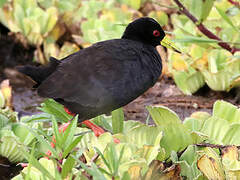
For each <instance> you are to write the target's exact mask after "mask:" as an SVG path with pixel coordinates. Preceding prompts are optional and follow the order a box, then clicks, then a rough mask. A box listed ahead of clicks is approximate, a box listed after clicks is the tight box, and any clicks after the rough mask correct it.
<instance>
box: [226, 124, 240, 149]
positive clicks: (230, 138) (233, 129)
mask: <svg viewBox="0 0 240 180" xmlns="http://www.w3.org/2000/svg"><path fill="white" fill-rule="evenodd" d="M239 136H240V124H232V125H231V126H230V127H229V129H228V131H227V132H226V134H225V136H224V138H223V140H222V142H223V143H224V144H226V145H229V144H231V145H236V146H239V145H240V138H239Z"/></svg>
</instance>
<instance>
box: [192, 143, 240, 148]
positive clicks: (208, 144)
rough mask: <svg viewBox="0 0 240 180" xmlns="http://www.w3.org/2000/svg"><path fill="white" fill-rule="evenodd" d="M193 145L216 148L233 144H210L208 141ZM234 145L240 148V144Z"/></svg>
mask: <svg viewBox="0 0 240 180" xmlns="http://www.w3.org/2000/svg"><path fill="white" fill-rule="evenodd" d="M195 145H196V146H199V147H210V148H218V149H223V148H226V147H229V146H233V145H219V144H210V143H200V144H195ZM236 147H237V148H238V149H240V146H236Z"/></svg>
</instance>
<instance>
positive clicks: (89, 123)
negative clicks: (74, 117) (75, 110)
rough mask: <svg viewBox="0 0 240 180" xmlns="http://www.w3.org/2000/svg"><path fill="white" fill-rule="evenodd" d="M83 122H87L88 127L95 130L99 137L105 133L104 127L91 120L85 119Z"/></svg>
mask: <svg viewBox="0 0 240 180" xmlns="http://www.w3.org/2000/svg"><path fill="white" fill-rule="evenodd" d="M82 124H85V125H86V126H87V127H88V128H90V129H91V130H92V131H93V132H94V134H95V136H97V137H98V136H100V135H101V134H103V133H105V131H104V130H103V129H102V128H100V127H99V126H97V125H95V124H93V123H92V122H91V121H89V120H86V121H83V122H82Z"/></svg>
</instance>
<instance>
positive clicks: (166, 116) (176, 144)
mask: <svg viewBox="0 0 240 180" xmlns="http://www.w3.org/2000/svg"><path fill="white" fill-rule="evenodd" d="M147 110H148V111H149V112H150V114H151V116H152V118H153V120H154V122H155V123H156V124H157V125H158V127H159V131H161V130H162V131H163V133H164V136H163V138H162V140H161V147H163V148H164V149H165V151H166V154H167V156H169V155H170V153H171V151H173V150H174V151H180V150H182V149H184V148H185V147H187V146H188V145H189V144H192V142H193V139H192V137H191V134H190V131H189V130H188V129H187V128H186V127H184V125H183V124H182V123H181V120H180V119H179V117H178V116H177V115H176V113H175V112H173V111H172V110H170V109H168V108H166V107H164V106H159V107H151V106H148V107H147Z"/></svg>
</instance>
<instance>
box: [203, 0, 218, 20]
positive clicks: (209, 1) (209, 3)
mask: <svg viewBox="0 0 240 180" xmlns="http://www.w3.org/2000/svg"><path fill="white" fill-rule="evenodd" d="M202 1H203V4H202V13H201V18H200V21H201V22H203V21H205V20H206V19H207V17H208V15H209V13H210V12H211V10H212V7H213V4H214V1H215V0H202Z"/></svg>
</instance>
